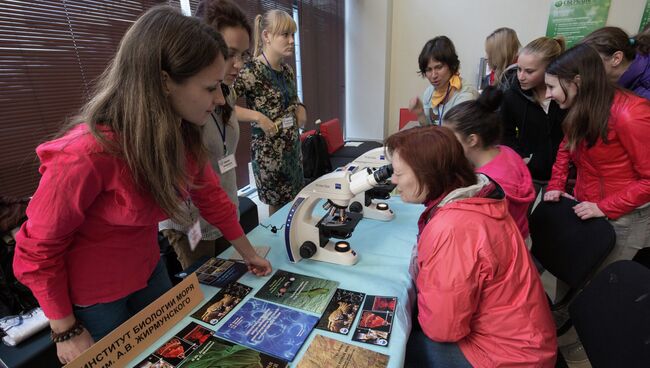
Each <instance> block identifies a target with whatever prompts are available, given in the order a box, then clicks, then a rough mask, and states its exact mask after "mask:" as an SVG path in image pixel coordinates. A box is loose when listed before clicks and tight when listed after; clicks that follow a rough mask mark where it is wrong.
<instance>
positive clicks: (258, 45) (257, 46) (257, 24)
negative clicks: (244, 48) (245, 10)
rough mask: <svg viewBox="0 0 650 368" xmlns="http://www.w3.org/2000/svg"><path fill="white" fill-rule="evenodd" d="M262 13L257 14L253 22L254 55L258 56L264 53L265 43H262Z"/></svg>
mask: <svg viewBox="0 0 650 368" xmlns="http://www.w3.org/2000/svg"><path fill="white" fill-rule="evenodd" d="M263 30H264V27H262V15H261V14H257V15H256V16H255V21H254V23H253V57H258V56H259V55H260V54H262V50H263V46H264V45H263V44H262V42H263V41H262V31H263Z"/></svg>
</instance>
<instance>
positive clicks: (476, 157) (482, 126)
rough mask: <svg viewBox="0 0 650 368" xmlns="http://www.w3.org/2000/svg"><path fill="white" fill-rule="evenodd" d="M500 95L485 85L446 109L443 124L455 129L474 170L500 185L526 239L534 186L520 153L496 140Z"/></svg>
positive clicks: (509, 209) (533, 197) (499, 130)
mask: <svg viewBox="0 0 650 368" xmlns="http://www.w3.org/2000/svg"><path fill="white" fill-rule="evenodd" d="M501 97H502V93H501V91H499V90H498V89H497V88H495V87H492V86H490V87H487V88H486V89H485V90H484V91H483V93H482V94H481V96H480V97H479V98H478V99H477V100H475V101H467V102H463V103H461V104H459V105H457V106H454V107H453V108H452V109H451V110H449V112H448V113H447V117H446V119H445V123H444V124H445V126H446V127H447V128H450V129H451V130H452V131H453V132H454V134H455V135H456V138H458V141H460V144H461V145H462V146H463V150H464V151H465V156H466V157H467V159H468V160H469V161H470V162H471V163H472V165H474V169H475V170H476V172H479V173H482V174H485V175H487V176H489V177H490V178H491V179H492V180H494V181H496V182H497V183H498V184H499V185H500V186H501V188H503V190H504V191H505V193H506V200H507V201H508V211H509V212H510V215H511V216H512V218H513V219H514V220H515V222H516V223H517V228H519V231H520V232H521V236H522V237H523V238H524V239H526V238H527V237H528V217H527V216H528V207H530V204H531V203H532V202H533V201H534V200H535V189H534V187H533V179H532V178H531V176H530V172H529V171H528V168H527V167H526V164H525V163H524V160H523V159H522V158H521V157H520V156H519V154H517V153H516V152H515V151H514V150H512V149H511V148H510V147H507V146H501V145H498V144H497V143H498V142H499V140H500V139H501V130H502V129H501V121H500V119H499V117H498V115H497V113H496V109H497V108H498V107H499V105H500V104H501Z"/></svg>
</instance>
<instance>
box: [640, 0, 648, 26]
mask: <svg viewBox="0 0 650 368" xmlns="http://www.w3.org/2000/svg"><path fill="white" fill-rule="evenodd" d="M648 20H650V0H646V2H645V9H643V16H642V17H641V25H640V26H639V32H641V31H643V27H645V25H646V24H647V23H648Z"/></svg>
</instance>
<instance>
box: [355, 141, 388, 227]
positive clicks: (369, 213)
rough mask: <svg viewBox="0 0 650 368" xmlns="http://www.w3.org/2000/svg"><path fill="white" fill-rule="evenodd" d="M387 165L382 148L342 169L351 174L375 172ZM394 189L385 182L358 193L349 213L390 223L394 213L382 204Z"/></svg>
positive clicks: (367, 153) (364, 155)
mask: <svg viewBox="0 0 650 368" xmlns="http://www.w3.org/2000/svg"><path fill="white" fill-rule="evenodd" d="M387 164H389V161H388V160H387V158H386V154H385V152H384V147H378V148H375V149H372V150H370V151H368V152H366V153H364V154H363V155H361V156H359V157H358V158H357V159H355V160H354V161H352V162H351V163H349V164H348V165H346V166H345V168H343V170H348V171H350V172H352V173H355V172H358V171H360V170H366V169H367V168H369V169H371V170H376V169H377V168H380V167H382V166H384V165H387ZM393 189H395V185H394V184H391V183H390V180H387V181H386V182H385V183H382V184H378V185H376V186H374V187H372V188H370V189H368V190H367V191H365V192H363V193H358V194H357V195H356V196H355V197H354V198H353V199H352V201H351V203H350V211H351V212H356V213H361V214H362V215H363V217H365V218H369V219H373V220H380V221H390V220H392V219H393V218H394V217H395V213H394V212H393V210H391V209H390V207H389V206H388V203H386V202H383V201H386V200H388V199H389V198H390V193H391V192H392V191H393Z"/></svg>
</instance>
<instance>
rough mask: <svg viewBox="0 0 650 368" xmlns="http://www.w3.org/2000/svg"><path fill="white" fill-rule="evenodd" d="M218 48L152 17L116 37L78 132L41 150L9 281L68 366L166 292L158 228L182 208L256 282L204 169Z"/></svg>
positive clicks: (198, 28) (165, 10) (164, 13)
mask: <svg viewBox="0 0 650 368" xmlns="http://www.w3.org/2000/svg"><path fill="white" fill-rule="evenodd" d="M226 54H227V49H226V45H225V43H224V41H223V38H222V37H221V36H220V35H219V34H218V33H216V32H215V31H214V30H213V29H211V28H210V27H208V26H206V25H202V24H201V23H200V22H199V21H198V20H197V19H194V18H190V17H185V16H183V15H182V14H180V12H178V11H176V10H174V9H173V8H170V7H155V8H153V9H151V10H149V11H147V12H146V13H145V14H144V15H143V16H142V17H140V19H138V20H137V21H136V22H135V23H134V24H133V25H132V26H131V28H130V29H129V30H128V31H127V32H126V34H125V35H124V37H123V39H122V41H121V43H120V46H119V49H118V51H117V53H116V55H115V58H114V59H113V60H112V61H111V63H110V65H109V66H108V68H107V69H106V71H105V72H104V74H103V75H102V77H101V78H100V80H99V82H98V85H97V88H96V91H95V92H94V95H93V96H92V98H91V99H90V101H89V102H88V103H87V104H86V105H85V106H84V107H83V109H82V110H81V114H80V115H79V117H78V118H77V119H76V123H75V125H73V126H72V127H70V128H68V129H67V130H66V131H65V132H64V133H63V135H62V136H60V137H58V138H56V139H54V140H52V141H49V142H45V143H43V144H41V145H40V146H39V147H38V148H37V149H36V152H37V154H38V156H39V158H40V160H41V167H40V172H41V174H42V178H41V182H40V184H39V186H38V189H37V190H36V193H34V196H33V198H32V200H31V202H30V204H29V207H28V208H27V215H28V220H27V222H26V223H25V224H24V225H23V226H22V227H21V229H20V231H19V232H18V234H17V236H16V253H15V258H14V271H15V274H16V277H17V278H18V279H19V280H20V281H21V282H22V283H23V284H25V285H26V286H28V287H29V288H30V289H31V290H32V292H33V293H34V295H35V296H36V299H37V300H38V301H39V304H40V305H41V307H42V308H43V311H44V312H45V315H46V316H47V317H48V318H49V320H50V326H51V328H52V340H53V341H54V342H55V343H56V346H57V353H58V356H59V359H60V360H61V362H62V363H69V362H70V361H72V360H73V359H75V358H76V357H77V356H78V355H79V354H81V353H82V352H83V351H84V350H86V349H87V348H88V347H89V346H91V345H92V344H93V342H94V341H97V340H99V339H101V338H102V337H103V336H105V335H106V334H108V333H109V332H110V331H111V330H113V329H114V328H115V327H117V326H119V325H120V324H122V323H123V322H124V321H126V320H127V319H128V318H130V317H131V316H132V315H134V314H135V313H137V312H138V311H140V310H141V309H142V308H144V307H145V306H146V305H148V304H149V303H151V302H152V301H154V300H155V299H156V298H158V297H159V296H160V295H162V294H163V293H164V292H165V291H167V290H168V289H169V288H170V287H171V282H170V280H169V277H168V275H167V271H166V269H165V266H164V263H162V262H161V261H160V248H159V246H158V242H157V230H158V222H160V221H161V220H163V219H165V218H168V217H171V218H173V219H175V220H176V221H178V222H180V223H183V224H188V225H189V224H190V223H193V222H194V221H195V219H193V218H187V217H186V216H185V214H184V212H183V211H182V210H181V206H179V204H181V203H183V202H186V201H188V199H190V198H191V200H192V202H193V203H195V204H196V205H197V207H198V208H199V209H200V212H201V216H203V217H204V218H205V219H207V220H208V221H209V222H210V223H211V224H213V225H215V226H217V227H218V228H219V229H220V230H221V231H222V232H223V233H224V236H225V237H226V239H228V240H229V241H231V242H232V244H233V245H234V246H235V248H236V249H237V250H238V251H239V252H240V253H241V254H242V255H243V257H244V259H245V260H246V263H247V264H248V266H249V269H250V270H251V271H252V272H253V273H255V274H257V275H266V274H268V273H270V272H271V265H270V264H269V262H268V261H267V260H265V259H263V258H261V257H259V256H257V255H256V254H255V251H254V249H253V248H252V246H251V244H250V242H249V241H248V239H247V238H246V236H245V235H244V232H243V231H242V228H241V226H239V223H238V221H237V215H236V208H235V206H234V205H233V203H232V202H231V201H230V200H229V199H228V196H227V195H226V193H225V192H224V190H223V189H222V188H221V186H220V185H219V179H218V177H217V176H216V175H215V174H214V172H213V170H212V168H211V167H210V165H209V164H208V163H207V162H206V161H207V158H206V153H205V151H204V147H203V145H202V143H201V142H202V136H201V135H202V131H203V129H202V127H203V125H204V124H205V123H206V121H207V118H208V116H209V115H210V114H211V113H212V112H213V111H214V109H215V108H216V106H218V105H223V104H224V98H223V94H222V91H221V88H220V86H221V83H222V82H223V79H224V71H225V62H226V61H225V58H224V56H225V55H226Z"/></svg>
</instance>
